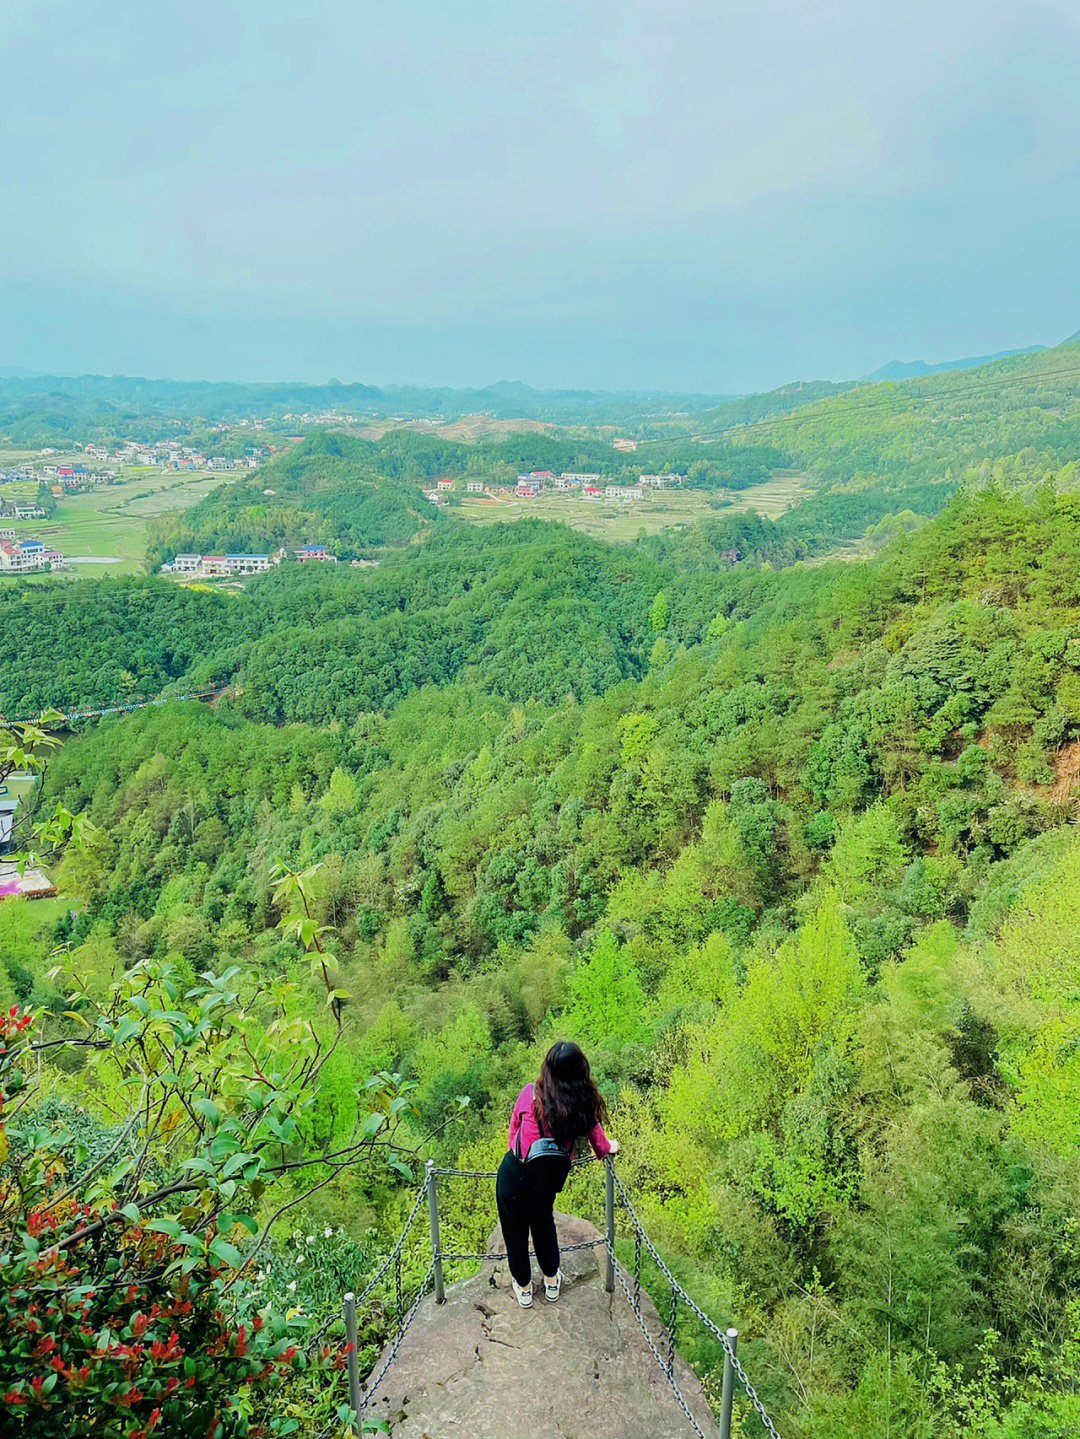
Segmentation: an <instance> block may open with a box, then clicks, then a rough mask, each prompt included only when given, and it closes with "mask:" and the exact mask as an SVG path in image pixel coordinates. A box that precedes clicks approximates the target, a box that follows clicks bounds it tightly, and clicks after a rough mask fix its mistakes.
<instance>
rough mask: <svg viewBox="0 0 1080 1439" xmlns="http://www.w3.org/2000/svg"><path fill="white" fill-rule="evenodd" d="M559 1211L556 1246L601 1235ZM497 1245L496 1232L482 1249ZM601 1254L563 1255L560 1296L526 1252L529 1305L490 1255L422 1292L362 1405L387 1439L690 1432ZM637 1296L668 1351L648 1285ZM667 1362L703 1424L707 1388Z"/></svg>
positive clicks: (644, 1438)
mask: <svg viewBox="0 0 1080 1439" xmlns="http://www.w3.org/2000/svg"><path fill="white" fill-rule="evenodd" d="M556 1220H557V1223H558V1230H559V1242H560V1245H561V1246H563V1248H564V1250H565V1247H566V1246H567V1245H570V1244H580V1243H583V1242H585V1241H588V1240H593V1239H598V1238H599V1235H598V1233H597V1231H596V1229H595V1228H594V1227H593V1225H591V1224H589V1223H587V1222H586V1221H585V1220H582V1219H576V1218H573V1217H572V1216H569V1215H565V1214H559V1215H556ZM501 1248H502V1235H501V1234H500V1233H499V1232H498V1230H496V1232H495V1233H494V1234H493V1235H492V1237H491V1240H490V1241H489V1244H488V1249H489V1251H495V1250H497V1249H501ZM602 1254H603V1250H602V1249H586V1250H577V1251H574V1252H572V1253H566V1252H564V1253H563V1261H562V1270H563V1290H562V1295H561V1297H560V1299H559V1301H558V1303H557V1304H548V1303H547V1302H546V1300H545V1299H544V1292H543V1288H542V1287H541V1286H540V1285H539V1277H538V1275H537V1271H536V1268H535V1261H534V1269H533V1273H534V1283H535V1284H536V1285H537V1289H536V1293H535V1297H534V1300H533V1306H532V1308H531V1309H521V1308H520V1307H519V1306H518V1304H517V1301H516V1300H515V1299H514V1295H513V1292H512V1291H511V1288H510V1276H509V1273H508V1272H507V1269H506V1263H505V1260H487V1261H485V1263H484V1264H483V1266H482V1268H481V1271H480V1273H479V1274H478V1275H476V1276H475V1277H474V1278H472V1279H466V1280H463V1281H462V1282H460V1283H458V1284H453V1285H450V1286H449V1287H448V1288H447V1291H446V1303H445V1304H441V1305H437V1304H436V1303H435V1302H434V1300H433V1299H431V1298H428V1299H425V1300H424V1302H423V1304H422V1305H421V1306H420V1309H419V1310H418V1312H417V1315H416V1318H415V1319H414V1320H413V1323H412V1326H411V1327H410V1329H409V1330H408V1332H407V1333H406V1335H405V1338H404V1340H403V1342H402V1345H401V1349H400V1351H399V1353H398V1357H397V1359H396V1361H395V1362H394V1364H393V1365H392V1366H391V1368H390V1371H389V1373H388V1374H387V1376H386V1378H385V1379H384V1381H383V1383H382V1384H381V1385H380V1387H379V1389H378V1391H377V1392H376V1393H375V1394H374V1396H373V1397H372V1400H371V1403H370V1405H369V1406H368V1408H367V1411H366V1412H367V1414H369V1415H374V1416H378V1417H380V1418H383V1419H385V1420H387V1421H388V1422H389V1424H390V1425H391V1430H392V1433H393V1435H394V1439H487V1436H490V1439H601V1436H602V1439H686V1436H687V1435H689V1434H692V1433H693V1430H692V1429H691V1427H690V1425H689V1424H688V1423H687V1421H686V1418H685V1416H684V1414H683V1412H682V1410H681V1409H680V1408H679V1405H678V1402H677V1401H676V1399H675V1397H674V1395H673V1394H672V1392H671V1387H670V1385H669V1384H668V1381H667V1379H666V1377H665V1375H664V1374H663V1373H662V1371H661V1370H660V1368H659V1367H658V1366H657V1363H656V1360H655V1359H654V1358H653V1355H652V1353H651V1351H650V1349H649V1347H648V1345H647V1344H646V1342H645V1339H644V1337H643V1335H642V1333H641V1330H640V1328H639V1327H638V1323H637V1320H636V1319H635V1317H634V1314H633V1311H632V1310H631V1308H630V1305H629V1304H628V1303H627V1300H626V1296H625V1294H624V1293H623V1292H622V1290H621V1289H620V1288H619V1287H618V1285H616V1292H615V1293H614V1294H608V1293H607V1292H606V1291H605V1289H604V1285H603V1279H602V1277H601V1272H600V1256H601V1255H602ZM641 1304H642V1314H643V1317H644V1318H645V1322H646V1324H647V1325H648V1326H649V1329H650V1332H652V1333H653V1334H655V1335H656V1336H658V1338H657V1343H658V1347H660V1348H661V1352H662V1353H666V1349H665V1348H664V1347H663V1345H662V1344H661V1342H660V1340H661V1336H662V1335H663V1326H662V1324H661V1322H660V1319H659V1317H658V1315H657V1313H656V1310H655V1309H654V1308H653V1306H652V1304H651V1303H650V1301H649V1299H648V1297H647V1296H646V1295H645V1294H642V1297H641ZM373 1372H376V1373H377V1372H378V1366H376V1369H375V1370H374V1371H373ZM674 1372H675V1378H676V1381H677V1383H678V1385H679V1388H680V1389H681V1390H682V1392H683V1394H684V1396H685V1397H686V1400H687V1403H688V1405H689V1407H690V1410H691V1412H692V1413H693V1414H694V1417H695V1418H696V1419H697V1422H698V1423H699V1424H700V1425H701V1427H702V1429H703V1430H704V1431H705V1433H706V1434H708V1433H710V1432H711V1431H712V1429H713V1428H714V1426H715V1420H714V1419H713V1417H712V1415H711V1413H710V1410H709V1405H708V1403H707V1402H706V1399H705V1395H704V1392H703V1390H702V1388H701V1385H700V1384H699V1383H698V1380H697V1378H696V1376H695V1375H694V1372H693V1370H691V1369H690V1367H689V1365H688V1364H686V1363H685V1362H684V1361H683V1360H682V1359H681V1358H680V1357H679V1356H678V1355H676V1356H675V1371H674Z"/></svg>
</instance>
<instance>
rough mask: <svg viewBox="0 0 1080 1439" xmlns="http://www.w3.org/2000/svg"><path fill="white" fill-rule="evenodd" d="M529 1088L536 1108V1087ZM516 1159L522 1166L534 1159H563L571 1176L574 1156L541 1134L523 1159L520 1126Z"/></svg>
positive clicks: (539, 1121)
mask: <svg viewBox="0 0 1080 1439" xmlns="http://www.w3.org/2000/svg"><path fill="white" fill-rule="evenodd" d="M529 1088H530V1089H531V1090H532V1091H533V1104H534V1106H535V1103H536V1099H535V1093H536V1086H535V1085H530V1086H529ZM534 1113H535V1108H534ZM540 1123H542V1120H539V1117H538V1125H539V1124H540ZM514 1157H515V1159H517V1160H518V1162H519V1163H521V1164H531V1163H532V1162H533V1160H534V1159H561V1160H563V1162H564V1163H565V1164H566V1173H567V1174H569V1172H570V1165H571V1164H572V1162H573V1155H572V1154H571V1153H570V1151H569V1150H567V1149H564V1148H563V1146H562V1145H561V1144H559V1142H558V1141H557V1140H555V1139H551V1138H550V1137H549V1136H548V1135H546V1134H543V1133H541V1135H540V1138H539V1139H534V1140H533V1142H532V1144H531V1145H530V1146H529V1152H528V1154H526V1155H525V1156H524V1157H522V1153H521V1127H520V1125H519V1126H518V1132H517V1137H516V1138H515V1140H514ZM565 1181H566V1175H563V1183H565ZM559 1188H560V1189H561V1188H562V1184H560V1185H559Z"/></svg>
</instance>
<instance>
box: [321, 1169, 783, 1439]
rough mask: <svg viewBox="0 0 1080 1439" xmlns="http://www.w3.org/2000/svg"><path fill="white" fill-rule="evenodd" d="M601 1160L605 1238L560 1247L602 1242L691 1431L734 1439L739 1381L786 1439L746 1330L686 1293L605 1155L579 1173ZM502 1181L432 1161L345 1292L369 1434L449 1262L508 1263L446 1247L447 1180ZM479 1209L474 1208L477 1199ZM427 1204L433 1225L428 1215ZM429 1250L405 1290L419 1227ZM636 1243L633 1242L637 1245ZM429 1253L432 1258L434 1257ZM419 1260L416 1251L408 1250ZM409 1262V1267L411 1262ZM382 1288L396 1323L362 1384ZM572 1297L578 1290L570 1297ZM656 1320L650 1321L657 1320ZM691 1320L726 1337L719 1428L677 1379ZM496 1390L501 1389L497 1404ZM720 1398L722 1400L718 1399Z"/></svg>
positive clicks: (615, 1287) (617, 1292)
mask: <svg viewBox="0 0 1080 1439" xmlns="http://www.w3.org/2000/svg"><path fill="white" fill-rule="evenodd" d="M591 1163H595V1164H597V1166H598V1167H599V1166H600V1165H602V1167H603V1174H604V1227H603V1233H601V1234H599V1235H598V1237H597V1238H595V1239H591V1240H588V1241H586V1242H584V1243H582V1244H574V1245H568V1246H564V1248H563V1250H562V1252H563V1253H564V1254H565V1253H568V1252H569V1251H570V1250H571V1249H596V1250H598V1251H599V1252H600V1255H601V1258H602V1273H603V1283H604V1288H605V1289H606V1290H607V1292H608V1293H609V1294H611V1295H613V1296H615V1298H616V1299H618V1300H621V1301H623V1302H625V1303H626V1304H627V1305H628V1306H629V1309H630V1311H631V1313H632V1315H633V1317H634V1319H635V1320H636V1322H637V1325H638V1328H639V1329H640V1331H641V1335H642V1337H643V1339H644V1342H645V1344H646V1345H647V1346H648V1349H649V1351H650V1353H651V1355H652V1358H653V1360H654V1361H655V1363H656V1365H657V1367H658V1368H659V1370H660V1373H661V1374H662V1376H663V1378H664V1380H665V1381H666V1383H667V1385H668V1386H669V1388H670V1390H671V1393H672V1395H673V1396H674V1399H675V1401H676V1403H677V1404H678V1406H679V1408H680V1409H681V1411H682V1414H683V1416H684V1418H685V1420H686V1432H687V1433H688V1434H689V1433H693V1434H696V1435H697V1436H698V1439H716V1436H719V1439H731V1424H732V1412H733V1408H734V1402H735V1398H736V1386H738V1388H739V1389H741V1391H742V1394H743V1396H744V1400H745V1402H746V1403H747V1404H748V1405H749V1407H750V1408H751V1409H752V1410H753V1411H754V1413H755V1414H756V1415H757V1417H758V1419H759V1420H760V1422H761V1425H762V1428H763V1430H764V1432H765V1434H767V1435H768V1436H769V1439H780V1435H779V1433H778V1431H777V1429H776V1426H775V1424H774V1423H773V1421H772V1419H771V1417H770V1416H769V1413H768V1411H767V1410H766V1408H765V1405H764V1404H763V1402H762V1400H761V1398H760V1397H759V1395H758V1393H757V1390H756V1389H755V1388H754V1386H753V1384H752V1383H751V1382H750V1379H749V1376H748V1375H747V1373H746V1370H745V1369H744V1367H743V1365H742V1362H741V1360H740V1359H739V1356H738V1339H739V1336H738V1331H737V1330H736V1329H733V1328H727V1329H722V1328H720V1326H719V1325H718V1324H716V1323H715V1322H714V1321H713V1320H712V1319H711V1318H710V1317H709V1315H708V1314H707V1313H706V1312H705V1311H704V1310H703V1309H702V1308H701V1306H700V1305H699V1304H697V1303H696V1301H695V1300H694V1299H693V1298H692V1297H691V1295H690V1294H688V1293H687V1291H686V1289H685V1288H684V1287H683V1286H682V1284H680V1282H679V1281H678V1279H676V1278H675V1276H674V1274H672V1272H671V1270H670V1268H669V1267H668V1265H667V1264H666V1263H665V1262H664V1260H663V1259H662V1258H661V1256H660V1254H659V1252H658V1251H657V1248H656V1245H655V1244H654V1243H653V1241H652V1239H651V1238H650V1237H649V1235H648V1233H647V1231H646V1230H645V1227H644V1225H643V1224H642V1222H641V1220H640V1218H639V1216H638V1214H637V1211H636V1210H635V1208H634V1205H633V1202H632V1200H631V1198H630V1194H629V1193H628V1191H627V1188H626V1185H625V1184H624V1183H623V1180H622V1178H621V1176H620V1175H619V1173H618V1171H617V1170H616V1168H615V1164H614V1160H613V1159H612V1158H611V1156H608V1157H607V1158H606V1159H604V1160H602V1161H592V1160H591V1159H590V1160H584V1161H581V1162H579V1163H578V1164H575V1165H574V1170H575V1171H580V1170H581V1169H583V1168H584V1167H585V1165H587V1164H591ZM494 1179H495V1171H494V1170H490V1171H489V1170H475V1169H453V1168H444V1167H441V1166H438V1165H436V1164H435V1163H434V1162H433V1161H430V1160H429V1161H428V1163H427V1167H426V1172H425V1175H424V1178H423V1180H422V1182H421V1183H420V1185H419V1187H418V1189H417V1191H416V1194H415V1196H414V1199H413V1204H412V1208H411V1210H410V1212H409V1215H408V1218H407V1219H406V1220H405V1223H404V1224H403V1226H402V1228H401V1231H400V1233H399V1234H398V1236H397V1239H396V1240H395V1242H394V1244H393V1247H392V1248H391V1249H390V1252H389V1253H388V1254H387V1256H386V1258H385V1259H384V1260H383V1262H382V1264H381V1265H380V1266H379V1268H378V1270H377V1271H376V1273H375V1275H374V1276H373V1277H372V1279H371V1280H370V1282H369V1283H368V1284H367V1286H366V1288H365V1289H364V1290H363V1292H362V1293H361V1294H359V1295H355V1294H346V1295H345V1297H344V1305H343V1318H344V1324H345V1337H346V1341H347V1345H348V1351H347V1362H346V1375H347V1379H348V1387H349V1403H348V1407H349V1409H351V1411H352V1413H353V1416H354V1417H353V1432H354V1433H355V1434H360V1433H364V1432H370V1429H369V1428H365V1419H367V1418H368V1417H369V1415H370V1411H371V1406H372V1404H373V1401H374V1399H375V1396H376V1393H377V1391H378V1390H379V1388H380V1386H381V1385H382V1383H383V1381H384V1380H385V1379H386V1377H387V1375H388V1374H389V1373H390V1371H391V1370H392V1368H393V1366H394V1363H395V1361H396V1360H397V1358H398V1355H399V1352H400V1350H401V1347H402V1344H403V1342H404V1340H405V1336H406V1334H407V1333H408V1331H409V1328H410V1326H411V1325H412V1323H413V1321H414V1320H415V1319H416V1317H417V1315H418V1313H419V1312H420V1310H421V1306H422V1305H423V1303H424V1300H425V1299H426V1298H427V1297H428V1296H429V1295H430V1296H431V1297H432V1298H433V1300H434V1303H435V1304H436V1305H439V1304H442V1303H444V1302H445V1299H446V1280H445V1267H446V1266H447V1265H451V1264H458V1263H470V1262H474V1261H475V1262H492V1261H499V1260H504V1259H505V1258H506V1254H505V1251H494V1252H492V1251H485V1252H479V1251H466V1252H462V1251H459V1250H455V1249H451V1248H447V1247H445V1246H444V1244H443V1239H442V1233H443V1226H442V1223H441V1219H440V1211H439V1190H440V1185H441V1184H443V1183H445V1182H448V1181H469V1182H478V1181H490V1182H493V1181H494ZM474 1209H475V1206H474ZM425 1210H426V1214H427V1221H428V1222H427V1225H426V1230H427V1233H426V1235H425V1234H424V1232H423V1231H424V1229H425V1226H424V1224H423V1220H422V1218H421V1215H422V1214H423V1212H424V1211H425ZM414 1230H416V1231H417V1239H414V1244H416V1243H417V1241H418V1242H419V1244H420V1247H421V1250H422V1258H421V1260H420V1263H421V1264H423V1262H424V1260H425V1259H427V1261H428V1262H427V1264H426V1267H425V1271H424V1274H423V1278H422V1279H421V1280H420V1282H419V1285H418V1286H417V1287H416V1289H415V1291H413V1289H412V1287H411V1286H408V1287H406V1285H405V1284H404V1283H403V1278H402V1264H403V1256H405V1254H406V1245H407V1243H408V1241H409V1238H410V1235H411V1234H413V1231H414ZM617 1239H619V1240H621V1241H622V1242H623V1246H624V1253H630V1254H632V1258H630V1260H629V1262H628V1264H626V1265H624V1264H623V1263H620V1261H619V1259H618V1257H617V1255H616V1241H617ZM630 1246H632V1248H631V1247H630ZM429 1256H430V1257H429ZM646 1257H647V1259H648V1261H650V1262H651V1265H652V1267H653V1270H654V1271H655V1276H656V1278H655V1280H654V1284H653V1286H652V1287H653V1288H654V1289H655V1288H656V1287H657V1285H659V1287H660V1288H661V1289H662V1290H664V1291H665V1292H666V1294H667V1296H668V1300H669V1302H668V1306H667V1315H668V1318H667V1320H666V1321H665V1320H663V1319H661V1318H660V1317H659V1312H658V1310H653V1308H652V1306H651V1305H650V1306H649V1309H648V1312H646V1310H645V1307H644V1305H643V1303H642V1264H643V1260H644V1259H645V1258H646ZM410 1258H411V1259H414V1258H415V1256H412V1255H410ZM410 1268H411V1265H410ZM376 1294H386V1295H388V1296H389V1298H388V1302H387V1308H388V1309H389V1312H390V1314H391V1330H390V1335H389V1338H388V1340H387V1343H386V1346H385V1348H384V1350H383V1352H382V1355H381V1356H380V1357H379V1359H378V1360H377V1362H376V1364H375V1367H374V1368H373V1369H372V1371H371V1372H370V1373H369V1375H368V1376H367V1378H366V1379H364V1380H363V1381H361V1377H360V1367H359V1358H358V1352H357V1332H358V1330H357V1319H358V1316H359V1315H362V1314H363V1312H364V1309H365V1306H366V1305H367V1304H368V1303H369V1301H371V1300H372V1299H373V1297H374V1296H376ZM565 1302H566V1303H569V1304H573V1302H574V1300H573V1297H572V1296H570V1297H568V1298H567V1299H566V1301H565ZM650 1318H651V1322H650ZM688 1323H696V1324H698V1325H699V1326H700V1327H701V1330H702V1331H703V1332H704V1334H706V1335H708V1336H709V1337H710V1338H711V1339H712V1340H714V1341H715V1342H716V1343H717V1344H719V1346H720V1349H721V1351H722V1354H723V1373H722V1382H721V1388H720V1394H719V1404H718V1406H716V1407H717V1409H718V1412H717V1413H716V1414H714V1416H713V1418H714V1426H713V1427H712V1428H711V1429H706V1428H705V1427H703V1424H702V1422H701V1408H700V1406H698V1407H697V1410H696V1413H695V1408H694V1407H692V1405H691V1402H690V1401H689V1400H688V1398H687V1396H686V1394H684V1393H683V1390H682V1387H681V1386H680V1383H679V1376H678V1371H677V1368H676V1363H675V1357H676V1328H677V1327H678V1326H680V1325H681V1326H682V1328H683V1329H684V1330H685V1328H686V1326H687V1324H688ZM549 1377H550V1380H551V1383H552V1386H553V1387H554V1388H556V1389H557V1388H558V1387H559V1375H558V1374H557V1373H552V1374H551V1375H550V1376H549ZM494 1398H495V1396H493V1402H494ZM714 1403H715V1400H714Z"/></svg>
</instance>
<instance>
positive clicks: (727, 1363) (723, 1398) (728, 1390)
mask: <svg viewBox="0 0 1080 1439" xmlns="http://www.w3.org/2000/svg"><path fill="white" fill-rule="evenodd" d="M727 1337H728V1343H729V1344H730V1345H731V1351H730V1353H729V1352H728V1350H727V1349H726V1348H725V1349H724V1382H723V1387H722V1388H721V1390H720V1439H731V1400H732V1389H733V1387H734V1380H735V1371H734V1369H732V1367H731V1355H732V1354H734V1353H735V1351H736V1349H738V1347H739V1331H738V1330H737V1329H729V1330H728V1332H727Z"/></svg>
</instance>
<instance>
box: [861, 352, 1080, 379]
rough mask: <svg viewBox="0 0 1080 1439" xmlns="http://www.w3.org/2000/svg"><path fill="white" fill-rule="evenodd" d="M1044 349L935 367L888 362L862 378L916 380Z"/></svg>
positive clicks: (971, 358) (972, 357)
mask: <svg viewBox="0 0 1080 1439" xmlns="http://www.w3.org/2000/svg"><path fill="white" fill-rule="evenodd" d="M1066 343H1068V342H1067V341H1066ZM1046 348H1047V347H1046V346H1045V345H1028V346H1026V347H1025V348H1024V349H1022V350H998V352H997V354H995V355H970V356H968V358H967V359H965V360H942V361H941V363H940V364H936V365H928V364H927V362H926V361H925V360H890V361H889V363H888V364H887V365H882V366H881V368H880V369H879V370H874V371H873V373H872V374H869V375H863V377H862V378H863V382H864V383H866V384H876V383H879V382H880V381H882V380H917V379H919V378H920V377H921V376H923V375H938V374H940V373H941V372H942V371H943V370H974V369H975V368H976V366H978V365H989V364H991V363H992V362H993V361H994V360H1009V359H1012V357H1013V356H1014V355H1034V354H1036V353H1037V352H1038V351H1039V350H1045V349H1046Z"/></svg>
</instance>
